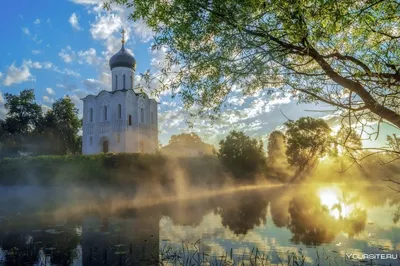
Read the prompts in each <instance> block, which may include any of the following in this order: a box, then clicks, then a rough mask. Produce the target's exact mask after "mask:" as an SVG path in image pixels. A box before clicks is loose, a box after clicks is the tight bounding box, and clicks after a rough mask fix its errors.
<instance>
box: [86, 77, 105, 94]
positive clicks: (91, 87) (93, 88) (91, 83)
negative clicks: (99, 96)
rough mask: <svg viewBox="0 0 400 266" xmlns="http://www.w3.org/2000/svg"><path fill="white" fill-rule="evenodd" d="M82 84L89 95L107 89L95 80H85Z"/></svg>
mask: <svg viewBox="0 0 400 266" xmlns="http://www.w3.org/2000/svg"><path fill="white" fill-rule="evenodd" d="M82 83H83V85H84V86H85V88H86V90H87V91H89V92H91V93H98V92H99V91H101V90H105V89H107V87H106V86H105V85H104V84H103V83H102V82H101V81H98V80H95V79H85V80H84V81H82Z"/></svg>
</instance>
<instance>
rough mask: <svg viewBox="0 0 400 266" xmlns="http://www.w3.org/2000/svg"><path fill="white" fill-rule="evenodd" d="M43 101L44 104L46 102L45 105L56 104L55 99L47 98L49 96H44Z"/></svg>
mask: <svg viewBox="0 0 400 266" xmlns="http://www.w3.org/2000/svg"><path fill="white" fill-rule="evenodd" d="M42 99H43V102H44V103H54V99H53V98H50V97H49V96H47V95H44V96H43V98H42Z"/></svg>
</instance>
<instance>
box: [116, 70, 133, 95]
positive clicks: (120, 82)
mask: <svg viewBox="0 0 400 266" xmlns="http://www.w3.org/2000/svg"><path fill="white" fill-rule="evenodd" d="M111 75H112V79H111V80H112V90H113V91H115V90H123V89H124V75H125V89H132V88H133V78H134V77H135V76H134V71H133V69H130V68H127V67H115V68H113V69H112V71H111Z"/></svg>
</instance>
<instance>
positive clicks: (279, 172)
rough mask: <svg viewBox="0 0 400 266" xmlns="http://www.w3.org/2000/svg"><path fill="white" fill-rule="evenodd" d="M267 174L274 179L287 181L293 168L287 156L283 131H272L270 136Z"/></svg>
mask: <svg viewBox="0 0 400 266" xmlns="http://www.w3.org/2000/svg"><path fill="white" fill-rule="evenodd" d="M267 149H268V158H267V175H268V176H269V177H272V178H274V179H278V180H281V181H287V180H288V179H289V177H290V175H291V174H292V173H291V169H290V165H289V164H288V160H287V157H286V136H285V134H284V133H282V132H281V131H278V130H275V131H272V132H271V134H270V135H269V137H268V147H267Z"/></svg>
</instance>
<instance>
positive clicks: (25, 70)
mask: <svg viewBox="0 0 400 266" xmlns="http://www.w3.org/2000/svg"><path fill="white" fill-rule="evenodd" d="M33 79H34V77H33V76H32V74H31V72H30V69H29V66H28V65H27V64H26V63H25V64H22V66H20V67H16V66H15V63H12V64H11V66H9V67H8V70H7V74H6V77H5V79H4V80H3V85H4V86H11V85H13V84H19V83H22V82H25V81H29V80H33Z"/></svg>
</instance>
